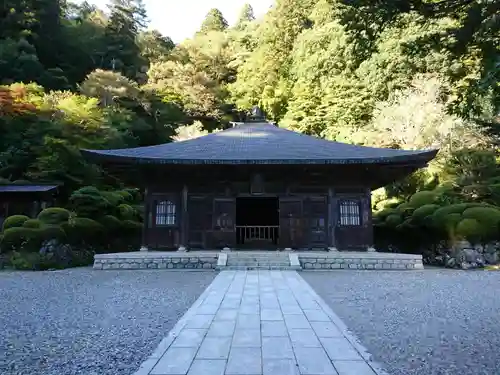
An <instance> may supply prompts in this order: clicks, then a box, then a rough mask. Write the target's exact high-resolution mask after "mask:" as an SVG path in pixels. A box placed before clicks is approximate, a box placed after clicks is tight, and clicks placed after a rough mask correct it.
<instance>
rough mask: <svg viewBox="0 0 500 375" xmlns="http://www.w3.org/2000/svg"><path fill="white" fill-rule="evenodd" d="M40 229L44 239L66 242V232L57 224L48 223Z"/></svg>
mask: <svg viewBox="0 0 500 375" xmlns="http://www.w3.org/2000/svg"><path fill="white" fill-rule="evenodd" d="M38 230H39V231H40V237H41V238H42V240H43V241H49V240H57V241H59V242H65V240H66V232H64V230H63V229H62V228H61V227H60V226H57V225H46V226H43V227H41V228H40V229H38Z"/></svg>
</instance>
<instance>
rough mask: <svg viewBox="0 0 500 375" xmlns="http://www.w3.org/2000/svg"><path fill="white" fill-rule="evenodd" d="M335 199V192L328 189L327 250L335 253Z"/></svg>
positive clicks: (330, 188)
mask: <svg viewBox="0 0 500 375" xmlns="http://www.w3.org/2000/svg"><path fill="white" fill-rule="evenodd" d="M336 213H337V199H336V198H335V190H334V189H333V188H332V187H329V188H328V250H329V251H337V246H336V241H335V228H336V226H337V214H336Z"/></svg>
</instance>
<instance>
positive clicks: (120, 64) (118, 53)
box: [102, 0, 147, 79]
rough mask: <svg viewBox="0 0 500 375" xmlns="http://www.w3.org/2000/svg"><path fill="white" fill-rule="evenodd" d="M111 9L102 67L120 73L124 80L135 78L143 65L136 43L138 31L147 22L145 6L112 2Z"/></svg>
mask: <svg viewBox="0 0 500 375" xmlns="http://www.w3.org/2000/svg"><path fill="white" fill-rule="evenodd" d="M110 10H111V14H110V17H109V22H108V25H107V26H106V31H105V37H104V39H105V41H106V50H105V51H103V66H102V68H104V69H111V70H115V71H120V72H121V73H123V74H124V75H125V76H126V77H128V78H130V79H136V77H137V74H138V72H139V71H140V69H141V67H142V65H144V61H142V59H141V58H140V48H139V46H138V45H137V43H136V38H137V35H138V33H139V31H140V30H141V29H143V28H144V27H145V26H146V23H147V21H146V10H145V8H144V4H143V3H142V0H112V2H111V5H110Z"/></svg>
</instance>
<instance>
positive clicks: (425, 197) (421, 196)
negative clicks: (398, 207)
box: [408, 191, 438, 208]
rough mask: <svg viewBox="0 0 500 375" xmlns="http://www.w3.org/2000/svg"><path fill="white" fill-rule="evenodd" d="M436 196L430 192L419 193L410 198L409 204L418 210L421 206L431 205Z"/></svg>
mask: <svg viewBox="0 0 500 375" xmlns="http://www.w3.org/2000/svg"><path fill="white" fill-rule="evenodd" d="M437 198H438V196H437V195H436V193H434V192H432V191H419V192H417V193H415V194H413V195H412V196H411V197H410V200H409V202H408V203H409V204H410V205H411V206H412V207H415V208H419V207H421V206H423V205H427V204H433V203H434V202H435V201H436V200H437Z"/></svg>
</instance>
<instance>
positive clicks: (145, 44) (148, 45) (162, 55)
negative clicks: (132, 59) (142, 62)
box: [137, 30, 175, 63]
mask: <svg viewBox="0 0 500 375" xmlns="http://www.w3.org/2000/svg"><path fill="white" fill-rule="evenodd" d="M137 44H138V45H139V49H140V51H141V56H142V57H144V58H145V59H146V60H147V61H148V62H149V63H153V62H156V61H160V60H166V59H167V58H168V56H169V54H170V52H171V51H172V50H173V49H174V47H175V44H174V42H172V39H170V38H169V37H166V36H163V35H161V34H160V32H159V31H157V30H152V31H144V32H141V33H139V35H138V37H137Z"/></svg>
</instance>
